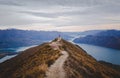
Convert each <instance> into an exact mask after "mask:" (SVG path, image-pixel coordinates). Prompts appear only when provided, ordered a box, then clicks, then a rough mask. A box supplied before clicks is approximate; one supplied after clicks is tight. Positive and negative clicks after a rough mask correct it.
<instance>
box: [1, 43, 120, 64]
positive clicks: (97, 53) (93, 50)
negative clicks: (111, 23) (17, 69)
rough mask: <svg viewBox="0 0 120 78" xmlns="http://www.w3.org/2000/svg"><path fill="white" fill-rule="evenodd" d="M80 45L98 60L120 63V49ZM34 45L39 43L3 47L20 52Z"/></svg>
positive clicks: (7, 57) (3, 59)
mask: <svg viewBox="0 0 120 78" xmlns="http://www.w3.org/2000/svg"><path fill="white" fill-rule="evenodd" d="M78 45H79V46H81V47H82V48H83V49H84V50H85V51H86V52H87V53H88V54H90V55H92V56H93V57H94V58H96V59H97V60H103V61H106V62H110V63H113V64H119V65H120V60H119V59H120V50H115V49H111V48H105V47H100V46H94V45H89V44H78ZM34 46H37V45H32V46H25V47H18V48H6V49H2V50H7V51H10V52H11V51H13V52H19V51H24V50H26V49H28V48H30V47H34ZM0 51H1V50H0ZM13 56H14V55H11V56H6V57H4V58H2V59H0V62H1V60H2V62H3V61H5V60H7V59H10V58H12V57H13Z"/></svg>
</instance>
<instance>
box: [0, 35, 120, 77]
mask: <svg viewBox="0 0 120 78" xmlns="http://www.w3.org/2000/svg"><path fill="white" fill-rule="evenodd" d="M0 78H120V72H119V71H116V70H115V69H112V68H110V67H106V66H105V65H103V64H100V63H99V62H98V61H97V60H96V59H94V58H93V57H92V56H90V55H89V54H87V53H86V52H85V51H84V50H83V49H82V48H81V47H80V46H78V45H75V44H72V43H70V42H68V41H66V40H64V39H62V38H61V37H58V38H56V39H54V40H53V41H51V42H47V43H43V44H41V45H39V46H36V47H33V48H30V49H27V50H25V51H23V52H22V53H20V54H19V55H18V56H16V57H14V58H12V59H10V60H7V61H5V62H3V63H1V64H0Z"/></svg>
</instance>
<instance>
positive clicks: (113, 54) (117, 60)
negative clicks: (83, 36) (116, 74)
mask: <svg viewBox="0 0 120 78" xmlns="http://www.w3.org/2000/svg"><path fill="white" fill-rule="evenodd" d="M78 45H79V46H81V47H82V48H83V49H84V50H85V51H86V52H87V53H88V54H90V55H92V56H93V57H94V58H96V59H97V60H103V61H106V62H110V63H113V64H119V65H120V50H115V49H111V48H105V47H100V46H94V45H89V44H78Z"/></svg>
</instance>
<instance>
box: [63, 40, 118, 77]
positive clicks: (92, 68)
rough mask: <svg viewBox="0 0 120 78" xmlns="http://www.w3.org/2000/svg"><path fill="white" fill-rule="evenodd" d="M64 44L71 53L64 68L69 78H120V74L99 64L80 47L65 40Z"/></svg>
mask: <svg viewBox="0 0 120 78" xmlns="http://www.w3.org/2000/svg"><path fill="white" fill-rule="evenodd" d="M63 44H64V49H66V51H67V52H68V53H69V57H68V60H67V61H66V62H65V66H64V68H65V70H66V72H67V77H68V78H120V72H118V71H116V70H114V69H112V68H110V67H107V66H104V65H102V64H100V63H98V62H97V61H96V60H95V59H94V58H93V57H92V56H90V55H88V54H87V53H86V52H85V51H84V50H83V49H82V48H80V47H79V46H77V45H73V44H71V43H69V42H67V41H64V40H63Z"/></svg>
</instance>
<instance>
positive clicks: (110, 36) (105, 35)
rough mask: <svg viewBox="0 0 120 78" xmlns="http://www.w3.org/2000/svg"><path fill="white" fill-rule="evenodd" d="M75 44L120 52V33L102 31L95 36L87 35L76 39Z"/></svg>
mask: <svg viewBox="0 0 120 78" xmlns="http://www.w3.org/2000/svg"><path fill="white" fill-rule="evenodd" d="M74 42H75V43H85V44H92V45H98V46H103V47H108V48H113V49H119V50H120V31H117V30H108V31H102V32H100V33H97V34H95V35H87V36H85V37H80V38H76V39H75V40H74Z"/></svg>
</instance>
